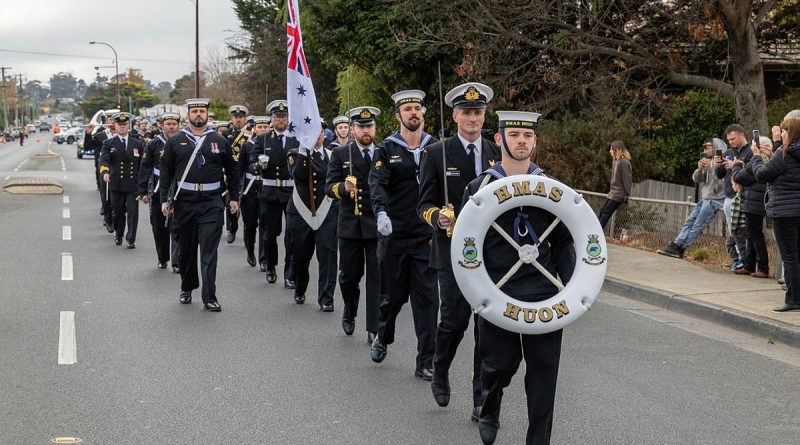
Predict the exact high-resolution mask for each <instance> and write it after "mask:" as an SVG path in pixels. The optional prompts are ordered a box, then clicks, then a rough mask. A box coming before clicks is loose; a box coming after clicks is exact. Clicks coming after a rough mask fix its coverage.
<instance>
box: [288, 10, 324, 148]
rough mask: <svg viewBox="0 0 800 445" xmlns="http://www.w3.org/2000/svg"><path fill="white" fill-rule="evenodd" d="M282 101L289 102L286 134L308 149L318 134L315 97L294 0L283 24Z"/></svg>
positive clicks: (317, 113)
mask: <svg viewBox="0 0 800 445" xmlns="http://www.w3.org/2000/svg"><path fill="white" fill-rule="evenodd" d="M286 37H287V43H286V54H287V55H288V57H289V61H288V64H287V65H286V100H287V101H288V102H289V132H290V133H293V134H294V136H295V137H296V138H297V140H298V141H299V142H300V145H301V146H302V147H306V148H312V147H314V144H315V143H316V142H317V138H318V137H319V133H320V132H321V131H322V123H321V122H320V119H319V108H318V107H317V95H316V94H315V93H314V85H313V84H312V83H311V73H310V72H309V71H308V63H306V54H305V52H304V51H303V34H302V33H301V32H300V8H299V6H298V5H297V0H289V19H288V21H287V23H286Z"/></svg>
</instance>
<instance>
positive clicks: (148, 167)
mask: <svg viewBox="0 0 800 445" xmlns="http://www.w3.org/2000/svg"><path fill="white" fill-rule="evenodd" d="M180 120H181V117H180V115H179V114H178V113H172V112H167V113H164V114H162V115H161V116H159V118H158V121H159V122H161V124H162V126H163V129H164V133H163V134H161V133H156V134H155V136H154V137H153V139H152V140H150V143H149V144H147V147H145V149H144V153H143V154H142V165H141V166H140V167H139V197H140V199H141V200H142V202H144V203H145V204H150V225H151V226H152V228H153V238H154V239H155V242H156V255H157V257H158V268H159V269H166V268H167V261H169V260H170V257H171V258H172V271H173V272H178V270H179V268H178V264H179V255H178V243H177V241H176V239H175V237H174V236H173V235H172V234H171V233H170V232H171V230H170V227H169V226H170V224H168V222H167V218H166V217H165V216H164V214H163V213H161V196H160V194H159V193H158V189H159V188H160V184H159V180H160V179H161V169H160V165H161V164H160V163H161V155H162V154H164V146H165V145H166V143H167V140H169V138H171V137H172V136H175V135H176V134H177V133H178V125H179V124H178V123H179V121H180ZM170 240H171V241H172V250H170Z"/></svg>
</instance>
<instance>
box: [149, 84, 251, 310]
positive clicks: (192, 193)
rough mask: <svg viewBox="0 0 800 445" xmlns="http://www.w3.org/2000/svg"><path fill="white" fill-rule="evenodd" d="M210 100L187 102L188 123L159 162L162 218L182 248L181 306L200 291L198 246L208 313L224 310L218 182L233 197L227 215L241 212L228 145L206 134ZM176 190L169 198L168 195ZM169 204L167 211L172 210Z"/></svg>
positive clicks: (168, 145) (204, 298)
mask: <svg viewBox="0 0 800 445" xmlns="http://www.w3.org/2000/svg"><path fill="white" fill-rule="evenodd" d="M208 102H209V101H208V99H187V100H186V106H187V108H188V113H189V123H190V125H188V126H187V127H185V128H183V129H182V130H181V131H180V132H178V134H176V135H175V136H173V137H171V138H169V140H168V141H167V143H166V145H165V146H164V154H163V155H162V156H161V165H160V167H161V178H160V179H161V184H160V186H159V187H160V188H159V192H160V193H161V201H162V203H161V212H162V213H163V214H164V216H167V217H169V216H170V212H173V213H174V214H173V216H172V218H173V221H172V223H173V224H175V231H176V233H177V235H178V244H179V245H180V251H181V261H180V273H181V293H180V298H179V301H180V302H181V303H182V304H189V303H191V302H192V291H193V290H194V289H197V288H198V287H199V286H200V280H199V279H198V276H197V263H198V258H197V257H198V246H199V248H200V253H199V256H200V258H199V260H200V261H199V262H200V274H201V276H202V280H203V289H202V297H203V304H204V306H205V308H206V309H208V310H209V311H213V312H218V311H220V310H222V307H220V305H219V302H218V301H217V285H216V280H217V248H218V246H219V241H220V238H221V237H222V226H223V221H222V219H223V212H224V211H225V206H224V204H223V203H222V199H221V198H220V194H221V193H222V190H223V185H222V181H223V179H225V180H226V184H225V186H226V187H225V188H226V189H227V190H228V193H229V195H230V197H231V201H230V206H231V209H230V212H231V213H236V212H237V211H239V175H237V174H236V172H237V165H236V163H235V162H234V160H233V152H232V150H231V146H230V144H229V143H228V140H227V139H225V138H224V137H222V136H221V135H219V134H218V133H217V132H215V131H214V130H210V129H208V126H207V125H208ZM172 189H174V192H173V193H170V192H171V190H172ZM170 204H171V205H170Z"/></svg>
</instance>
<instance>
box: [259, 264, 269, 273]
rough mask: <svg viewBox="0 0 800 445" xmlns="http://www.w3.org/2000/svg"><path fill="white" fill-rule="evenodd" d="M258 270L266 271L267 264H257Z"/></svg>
mask: <svg viewBox="0 0 800 445" xmlns="http://www.w3.org/2000/svg"><path fill="white" fill-rule="evenodd" d="M258 270H260V271H261V272H266V271H267V266H265V265H264V264H259V265H258Z"/></svg>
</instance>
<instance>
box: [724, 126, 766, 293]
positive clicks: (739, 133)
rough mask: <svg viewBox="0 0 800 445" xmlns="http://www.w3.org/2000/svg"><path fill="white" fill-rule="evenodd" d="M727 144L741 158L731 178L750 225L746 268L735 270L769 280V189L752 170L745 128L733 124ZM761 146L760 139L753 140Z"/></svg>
mask: <svg viewBox="0 0 800 445" xmlns="http://www.w3.org/2000/svg"><path fill="white" fill-rule="evenodd" d="M725 135H726V137H727V138H728V142H729V143H730V144H731V145H732V146H733V147H741V148H740V149H739V159H737V160H735V161H734V162H733V168H732V174H731V175H732V177H733V180H734V181H736V183H737V184H739V185H741V186H742V191H741V196H742V212H743V213H744V220H745V222H746V223H747V236H746V237H747V254H746V255H745V257H744V260H743V261H744V267H742V268H741V269H739V270H737V271H736V274H737V275H750V276H752V277H754V278H769V257H768V254H767V241H766V240H765V239H764V216H765V215H766V213H767V212H766V209H765V207H764V194H765V193H766V191H767V186H766V185H765V184H761V183H759V182H758V181H756V178H755V176H753V172H752V170H751V166H750V161H751V160H752V158H753V150H752V145H753V144H752V143H747V137H746V136H745V133H744V127H742V126H741V125H738V124H734V125H730V126H729V127H728V128H727V131H726V132H725ZM753 142H756V143H758V137H757V136H756V137H754V141H753Z"/></svg>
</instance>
